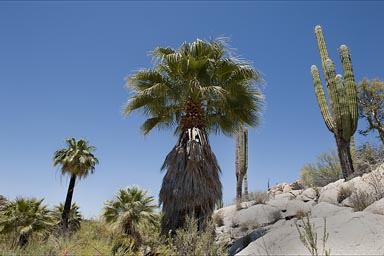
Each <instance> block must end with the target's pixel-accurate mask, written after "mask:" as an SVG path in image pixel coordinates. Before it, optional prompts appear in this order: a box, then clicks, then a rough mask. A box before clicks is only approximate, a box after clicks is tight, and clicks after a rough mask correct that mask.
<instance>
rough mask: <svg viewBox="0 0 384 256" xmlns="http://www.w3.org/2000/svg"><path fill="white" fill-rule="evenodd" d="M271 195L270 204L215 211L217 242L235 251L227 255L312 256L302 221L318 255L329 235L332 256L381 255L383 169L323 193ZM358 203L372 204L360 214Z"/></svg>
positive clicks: (282, 190)
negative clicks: (301, 233) (311, 229)
mask: <svg viewBox="0 0 384 256" xmlns="http://www.w3.org/2000/svg"><path fill="white" fill-rule="evenodd" d="M267 193H268V194H269V198H270V199H269V200H268V201H267V202H266V204H257V205H255V203H254V202H248V203H243V204H242V208H243V209H241V210H240V211H238V210H236V207H235V206H229V207H226V208H223V209H220V210H219V211H217V212H220V214H222V216H223V219H224V225H223V226H222V227H218V228H217V232H218V237H219V240H221V241H226V242H227V243H228V244H229V245H232V246H231V249H230V252H229V255H308V254H310V253H309V251H308V249H307V248H306V247H305V246H304V245H303V243H302V242H301V241H300V237H299V232H298V229H300V228H301V227H302V226H303V224H304V223H303V221H304V222H305V223H306V222H307V221H309V222H310V225H314V227H315V232H316V233H317V237H318V245H317V246H318V250H319V253H320V254H321V252H322V250H323V248H322V245H323V243H322V241H321V239H322V237H323V235H324V232H326V233H328V234H329V238H328V240H327V241H326V249H331V255H382V254H383V252H384V243H383V241H384V165H383V166H381V167H379V168H378V169H377V170H375V171H374V172H372V173H368V174H364V175H363V176H362V177H355V178H353V179H352V180H349V181H344V179H340V180H338V181H336V182H333V183H330V184H328V185H327V186H324V187H322V188H307V189H304V188H302V187H301V186H299V185H298V184H295V185H293V184H288V183H281V184H278V185H276V186H275V187H272V188H270V189H269V190H268V192H267ZM362 195H364V196H362ZM367 198H368V199H369V200H368V199H367ZM359 200H360V201H361V200H366V201H367V202H368V204H369V203H371V204H370V205H369V206H368V205H367V206H368V207H366V208H365V209H364V210H363V211H356V209H358V207H356V205H355V204H357V203H359ZM360 203H361V202H360ZM307 216H308V219H307ZM324 220H326V222H324Z"/></svg>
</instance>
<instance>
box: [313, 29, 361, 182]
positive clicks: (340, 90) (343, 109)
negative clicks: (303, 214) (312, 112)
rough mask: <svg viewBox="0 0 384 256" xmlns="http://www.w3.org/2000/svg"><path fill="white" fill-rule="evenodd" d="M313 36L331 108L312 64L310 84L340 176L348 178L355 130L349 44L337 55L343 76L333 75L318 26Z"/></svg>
mask: <svg viewBox="0 0 384 256" xmlns="http://www.w3.org/2000/svg"><path fill="white" fill-rule="evenodd" d="M315 35H316V39H317V43H318V46H319V52H320V59H321V64H322V67H323V71H324V77H325V84H326V87H327V90H328V98H329V106H330V108H329V107H328V103H327V100H326V97H325V93H324V89H323V85H322V83H321V80H320V75H319V71H318V69H317V67H316V66H312V67H311V74H312V79H313V84H314V87H315V92H316V97H317V101H318V104H319V107H320V111H321V114H322V116H323V119H324V121H325V124H326V125H327V128H328V130H329V131H331V132H332V133H333V134H334V136H335V139H336V144H337V148H338V154H339V158H340V163H341V166H342V169H343V175H344V178H347V177H348V176H349V175H350V174H351V173H353V165H352V160H351V154H350V148H349V144H350V139H351V137H352V136H353V134H354V133H355V131H356V128H357V120H358V113H357V96H356V84H355V79H354V75H353V70H352V62H351V56H350V54H349V50H348V47H347V46H345V45H341V46H340V48H339V55H340V59H341V63H342V67H343V70H344V79H343V77H342V76H341V75H336V70H335V65H334V63H333V61H332V60H331V59H329V57H328V52H327V47H326V45H325V40H324V37H323V32H322V29H321V27H320V26H316V27H315Z"/></svg>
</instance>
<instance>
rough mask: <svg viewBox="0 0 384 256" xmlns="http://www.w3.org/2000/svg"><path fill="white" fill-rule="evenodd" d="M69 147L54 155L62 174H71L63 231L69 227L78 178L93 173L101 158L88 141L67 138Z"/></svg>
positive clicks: (61, 225)
mask: <svg viewBox="0 0 384 256" xmlns="http://www.w3.org/2000/svg"><path fill="white" fill-rule="evenodd" d="M65 141H66V143H67V148H63V149H59V150H57V151H56V152H55V154H54V157H53V165H54V166H57V165H61V173H62V175H66V174H68V175H70V176H71V179H70V181H69V186H68V192H67V197H66V199H65V204H64V209H63V213H62V217H61V222H60V224H59V226H60V228H61V229H62V230H63V232H65V231H67V229H68V219H69V216H70V210H71V202H72V196H73V190H74V189H75V183H76V178H79V179H81V178H85V177H87V176H88V174H89V173H93V171H94V170H95V165H96V164H98V163H99V160H98V159H97V158H96V157H95V156H94V155H93V154H92V153H91V152H92V151H94V150H95V149H96V148H95V147H94V146H89V145H88V141H86V140H82V139H81V140H79V141H76V140H75V139H74V138H69V139H66V140H65Z"/></svg>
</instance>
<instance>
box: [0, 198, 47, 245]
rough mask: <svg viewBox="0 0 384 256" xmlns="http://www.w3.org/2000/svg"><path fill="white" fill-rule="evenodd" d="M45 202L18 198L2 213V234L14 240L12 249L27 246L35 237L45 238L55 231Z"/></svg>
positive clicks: (10, 202)
mask: <svg viewBox="0 0 384 256" xmlns="http://www.w3.org/2000/svg"><path fill="white" fill-rule="evenodd" d="M43 200H44V199H41V200H37V199H35V198H31V199H29V198H21V197H20V198H16V200H15V201H8V202H7V203H6V204H5V205H4V208H3V209H2V211H0V234H7V236H8V238H13V241H12V248H14V247H15V246H16V245H18V246H19V247H24V246H26V245H27V244H28V242H29V241H30V239H31V238H32V237H33V236H36V237H41V238H45V237H47V236H48V235H49V233H50V232H51V231H52V230H53V225H54V222H53V218H52V216H51V215H50V211H49V210H48V208H47V206H45V205H42V202H43Z"/></svg>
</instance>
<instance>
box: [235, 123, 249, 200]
mask: <svg viewBox="0 0 384 256" xmlns="http://www.w3.org/2000/svg"><path fill="white" fill-rule="evenodd" d="M247 170H248V129H247V128H244V127H243V126H242V125H241V126H240V127H239V129H238V131H237V132H236V181H237V186H236V199H237V200H238V201H241V199H242V197H244V199H246V200H247V199H248V178H247ZM243 183H244V195H243V193H242V192H243Z"/></svg>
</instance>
